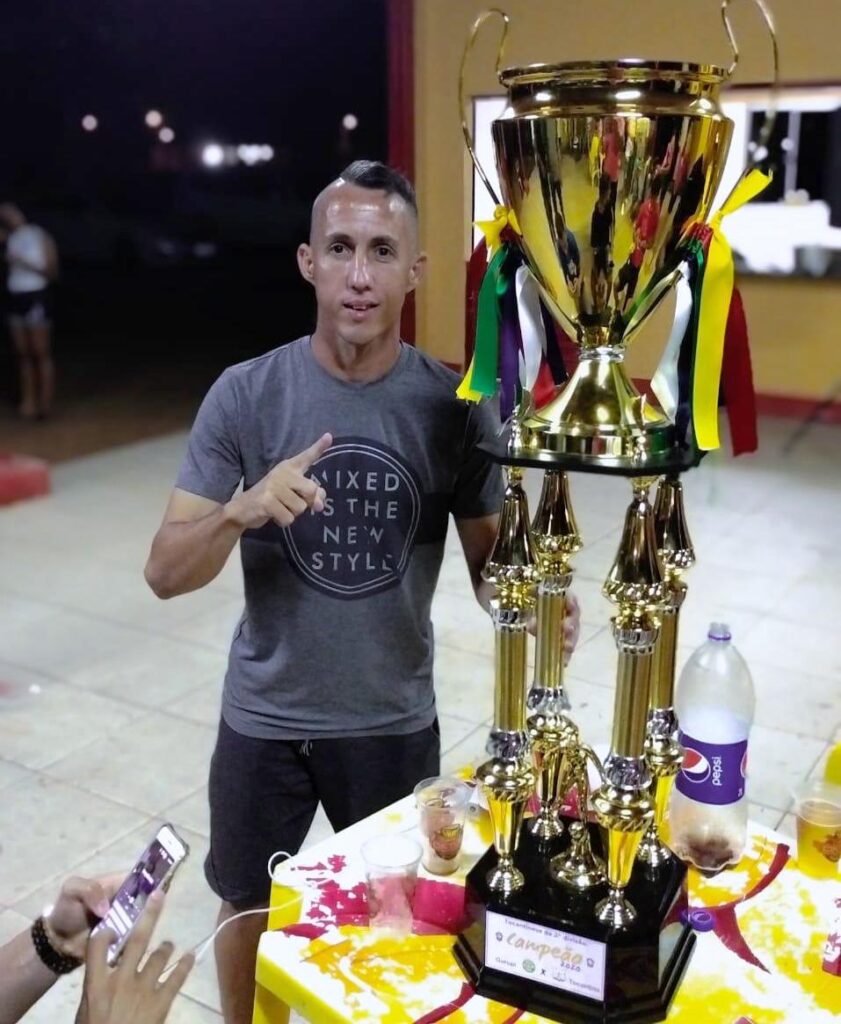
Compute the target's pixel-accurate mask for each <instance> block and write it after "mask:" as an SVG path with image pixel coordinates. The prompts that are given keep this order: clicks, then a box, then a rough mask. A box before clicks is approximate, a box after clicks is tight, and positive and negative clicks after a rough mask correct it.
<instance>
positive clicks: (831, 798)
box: [794, 779, 841, 878]
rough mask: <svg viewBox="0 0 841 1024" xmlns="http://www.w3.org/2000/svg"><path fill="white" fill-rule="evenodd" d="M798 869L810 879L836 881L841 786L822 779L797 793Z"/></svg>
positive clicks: (840, 840)
mask: <svg viewBox="0 0 841 1024" xmlns="http://www.w3.org/2000/svg"><path fill="white" fill-rule="evenodd" d="M794 813H795V814H796V815H797V866H798V867H799V868H800V870H801V871H802V872H803V873H804V874H805V875H809V876H810V877H811V878H837V877H838V864H839V861H841V786H833V785H832V783H829V782H824V781H823V780H822V779H812V780H811V781H807V782H804V783H803V785H802V786H799V787H798V788H797V789H796V790H795V791H794Z"/></svg>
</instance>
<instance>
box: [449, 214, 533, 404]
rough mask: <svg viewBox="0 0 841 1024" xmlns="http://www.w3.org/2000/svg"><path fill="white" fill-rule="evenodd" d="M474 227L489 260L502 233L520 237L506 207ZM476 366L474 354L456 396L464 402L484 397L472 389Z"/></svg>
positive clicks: (517, 226)
mask: <svg viewBox="0 0 841 1024" xmlns="http://www.w3.org/2000/svg"><path fill="white" fill-rule="evenodd" d="M475 225H476V227H477V228H478V229H479V230H480V231H481V232H482V234H483V235H484V236H485V244H486V245H487V247H488V254H489V256H490V258H491V259H493V257H494V256H495V255H496V254H497V252H498V251H499V250H500V249H501V248H502V245H503V242H502V238H501V236H502V232H503V231H504V230H505V229H506V228H507V227H510V228H511V230H512V231H513V232H514V233H515V234H517V235H520V234H522V232H521V231H520V225H519V224H518V223H517V216H516V214H515V213H514V211H513V210H511V209H509V208H508V207H507V206H503V205H502V204H500V205H499V206H495V207H494V216H493V220H477V221H475ZM475 365H476V353H475V349H474V354H473V356H472V357H471V359H470V366H468V368H467V373H466V374H465V375H464V377H463V378H462V381H461V384H459V386H458V388H457V390H456V395H457V396H458V397H459V398H461V399H463V400H464V401H466V402H481V401H482V399H483V398H484V397H485V395H484V394H483V393H482V392H481V391H476V390H475V389H474V388H473V368H474V366H475Z"/></svg>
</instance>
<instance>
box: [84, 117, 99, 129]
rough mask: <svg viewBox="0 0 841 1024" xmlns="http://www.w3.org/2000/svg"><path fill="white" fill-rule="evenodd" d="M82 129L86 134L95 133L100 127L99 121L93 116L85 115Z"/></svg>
mask: <svg viewBox="0 0 841 1024" xmlns="http://www.w3.org/2000/svg"><path fill="white" fill-rule="evenodd" d="M82 127H83V128H84V129H85V131H86V132H95V131H96V129H97V128H98V127H99V120H98V118H96V117H94V115H93V114H85V116H84V117H83V118H82Z"/></svg>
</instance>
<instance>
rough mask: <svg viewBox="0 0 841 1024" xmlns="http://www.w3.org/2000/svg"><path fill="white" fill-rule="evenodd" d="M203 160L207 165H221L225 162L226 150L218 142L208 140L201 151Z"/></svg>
mask: <svg viewBox="0 0 841 1024" xmlns="http://www.w3.org/2000/svg"><path fill="white" fill-rule="evenodd" d="M201 162H202V163H203V164H204V166H205V167H221V166H222V164H223V163H224V162H225V150H224V149H222V147H221V146H220V145H219V143H218V142H208V144H207V145H206V146H205V147H204V148H203V149H202V151H201Z"/></svg>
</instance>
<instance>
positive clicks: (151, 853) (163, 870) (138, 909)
mask: <svg viewBox="0 0 841 1024" xmlns="http://www.w3.org/2000/svg"><path fill="white" fill-rule="evenodd" d="M189 852H190V848H189V846H188V845H187V844H186V843H185V842H184V840H183V839H182V838H181V837H180V836H179V835H178V834H177V833H176V831H175V829H174V828H173V827H172V825H168V824H167V825H162V826H161V828H160V830H159V831H158V834H157V835H156V836H155V838H154V839H153V840H152V842H151V843H150V844H149V845H148V846H147V847H146V849H145V850H144V851H143V853H142V854H141V855H140V858H139V860H138V861H137V863H136V864H135V865H134V867H133V868H132V869H131V871H130V873H129V875H128V877H127V878H126V879H125V881H124V882H123V884H122V885H121V886H120V888H119V889H118V890H117V894H116V895H115V896H114V899H113V900H112V901H111V906H110V908H109V910H108V913H107V914H106V915H105V917H104V918H103V919H102V920H101V921H100V922H99V924H98V925H97V926H96V927H95V928H94V929H93V931H92V932H91V938H92V939H93V938H95V937H96V936H97V935H99V934H100V933H101V932H103V931H105V930H106V929H108V930H109V931H111V932H113V933H114V936H115V939H114V940H113V941H112V942H111V944H110V946H109V948H108V963H109V964H111V965H113V964H115V963H116V962H117V959H118V957H119V956H120V953H121V952H122V949H123V947H124V946H125V944H126V942H127V941H128V938H129V936H130V935H131V933H132V930H133V929H134V926H135V925H136V924H137V921H138V919H139V917H140V915H141V913H142V912H143V908H144V907H145V906H146V904H147V902H148V900H149V897H150V896H151V895H152V893H154V892H157V891H158V890H159V889H163V890H164V891H166V890H167V889H168V888H169V884H170V882H171V881H172V878H173V876H174V874H175V872H176V871H177V870H178V868H179V867H180V865H181V864H182V863H183V862H184V860H185V858H186V857H187V854H188V853H189Z"/></svg>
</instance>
